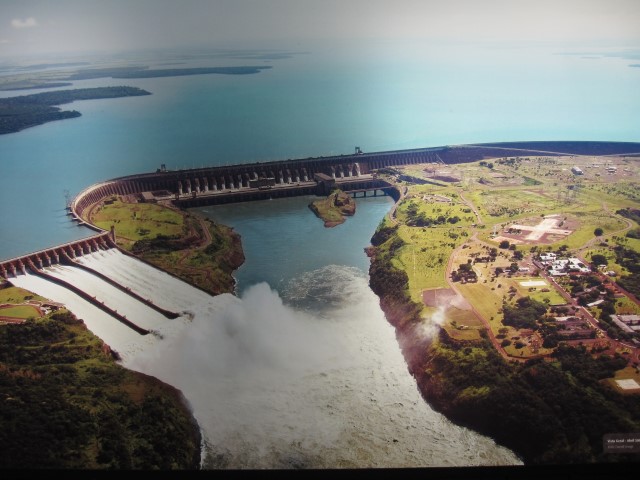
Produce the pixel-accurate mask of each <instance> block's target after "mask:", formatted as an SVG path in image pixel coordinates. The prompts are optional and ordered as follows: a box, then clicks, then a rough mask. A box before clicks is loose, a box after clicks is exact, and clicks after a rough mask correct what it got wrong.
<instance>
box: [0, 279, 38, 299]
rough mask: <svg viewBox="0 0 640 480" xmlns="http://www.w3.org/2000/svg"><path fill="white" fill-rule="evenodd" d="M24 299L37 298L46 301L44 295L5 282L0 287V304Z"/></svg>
mask: <svg viewBox="0 0 640 480" xmlns="http://www.w3.org/2000/svg"><path fill="white" fill-rule="evenodd" d="M26 300H37V301H40V302H46V301H47V299H46V298H44V297H41V296H39V295H36V294H35V293H32V292H30V291H28V290H24V289H23V288H18V287H14V286H11V285H9V284H5V287H4V288H0V304H3V303H8V304H11V303H24V302H25V301H26Z"/></svg>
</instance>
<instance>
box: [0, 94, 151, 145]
mask: <svg viewBox="0 0 640 480" xmlns="http://www.w3.org/2000/svg"><path fill="white" fill-rule="evenodd" d="M140 95H151V93H150V92H147V91H146V90H142V89H141V88H136V87H125V86H122V87H99V88H80V89H75V90H58V91H52V92H43V93H35V94H32V95H22V96H19V97H9V98H2V99H0V134H5V133H15V132H19V131H21V130H24V129H25V128H29V127H34V126H36V125H42V124H44V123H47V122H52V121H54V120H63V119H65V118H75V117H79V116H80V115H81V113H80V112H78V111H76V110H61V109H60V108H58V107H57V106H56V105H63V104H66V103H71V102H74V101H76V100H96V99H103V98H119V97H133V96H140Z"/></svg>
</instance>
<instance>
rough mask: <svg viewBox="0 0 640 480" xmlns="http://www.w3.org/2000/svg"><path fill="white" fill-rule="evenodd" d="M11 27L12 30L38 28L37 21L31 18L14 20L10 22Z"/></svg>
mask: <svg viewBox="0 0 640 480" xmlns="http://www.w3.org/2000/svg"><path fill="white" fill-rule="evenodd" d="M11 26H12V27H13V28H32V27H37V26H38V21H37V20H36V19H35V18H33V17H29V18H25V19H24V20H22V19H21V18H14V19H13V20H11Z"/></svg>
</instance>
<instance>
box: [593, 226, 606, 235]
mask: <svg viewBox="0 0 640 480" xmlns="http://www.w3.org/2000/svg"><path fill="white" fill-rule="evenodd" d="M603 233H604V230H602V228H600V227H598V228H596V229H595V230H594V231H593V234H594V235H595V236H596V237H601V236H602V234H603Z"/></svg>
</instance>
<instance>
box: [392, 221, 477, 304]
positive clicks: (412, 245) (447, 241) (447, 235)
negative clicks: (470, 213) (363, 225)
mask: <svg viewBox="0 0 640 480" xmlns="http://www.w3.org/2000/svg"><path fill="white" fill-rule="evenodd" d="M462 232H463V230H462V229H459V228H455V227H442V228H426V227H425V228H422V227H407V226H404V225H403V226H401V227H400V229H399V236H400V238H402V239H403V240H404V241H405V243H406V245H405V246H404V247H402V248H401V249H400V254H399V255H398V256H396V257H395V258H394V264H395V265H396V266H397V267H399V268H401V269H403V270H405V271H406V272H407V275H408V276H409V289H410V291H411V298H412V299H414V300H415V301H417V302H420V301H421V300H422V291H423V290H425V289H427V288H439V287H446V286H447V280H446V277H445V273H446V268H447V261H448V258H449V255H450V252H451V250H452V249H454V248H455V247H456V246H458V245H460V244H461V243H462V242H463V240H464V239H465V237H464V236H462Z"/></svg>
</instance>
